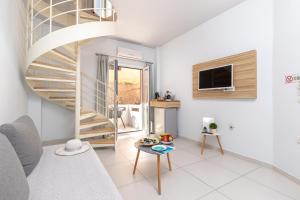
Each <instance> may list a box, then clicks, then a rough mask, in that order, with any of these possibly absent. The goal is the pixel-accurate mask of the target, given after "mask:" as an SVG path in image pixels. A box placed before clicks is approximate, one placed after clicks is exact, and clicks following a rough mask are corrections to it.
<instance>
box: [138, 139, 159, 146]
mask: <svg viewBox="0 0 300 200" xmlns="http://www.w3.org/2000/svg"><path fill="white" fill-rule="evenodd" d="M139 142H140V145H141V146H153V145H156V144H159V139H157V138H150V137H145V138H142V139H140V141H139Z"/></svg>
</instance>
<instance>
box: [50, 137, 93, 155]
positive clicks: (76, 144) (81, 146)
mask: <svg viewBox="0 0 300 200" xmlns="http://www.w3.org/2000/svg"><path fill="white" fill-rule="evenodd" d="M89 149H90V145H89V143H88V142H81V140H79V139H73V140H69V141H68V142H67V143H66V144H65V146H63V147H60V148H58V149H57V150H56V151H55V153H56V155H59V156H74V155H77V154H81V153H84V152H86V151H88V150H89Z"/></svg>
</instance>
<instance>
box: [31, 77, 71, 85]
mask: <svg viewBox="0 0 300 200" xmlns="http://www.w3.org/2000/svg"><path fill="white" fill-rule="evenodd" d="M26 80H32V81H49V82H72V83H73V82H74V83H75V82H76V79H75V77H74V78H71V77H56V76H45V75H39V76H37V75H35V76H31V75H27V76H26Z"/></svg>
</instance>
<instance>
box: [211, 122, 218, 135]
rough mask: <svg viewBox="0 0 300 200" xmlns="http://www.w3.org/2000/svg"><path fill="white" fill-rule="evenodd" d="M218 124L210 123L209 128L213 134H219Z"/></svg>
mask: <svg viewBox="0 0 300 200" xmlns="http://www.w3.org/2000/svg"><path fill="white" fill-rule="evenodd" d="M217 128H218V125H217V124H216V123H210V124H209V129H210V132H211V133H212V134H217Z"/></svg>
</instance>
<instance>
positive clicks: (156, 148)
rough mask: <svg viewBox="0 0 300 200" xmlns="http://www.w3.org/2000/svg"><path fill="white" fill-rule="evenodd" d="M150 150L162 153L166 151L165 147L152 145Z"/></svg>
mask: <svg viewBox="0 0 300 200" xmlns="http://www.w3.org/2000/svg"><path fill="white" fill-rule="evenodd" d="M151 149H152V150H154V151H164V150H166V149H167V147H166V146H165V145H154V146H152V147H151Z"/></svg>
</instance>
